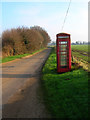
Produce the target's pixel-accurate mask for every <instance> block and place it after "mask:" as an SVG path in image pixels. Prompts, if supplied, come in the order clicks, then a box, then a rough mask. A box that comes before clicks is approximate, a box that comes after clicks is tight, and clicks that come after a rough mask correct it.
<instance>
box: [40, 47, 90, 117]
mask: <svg viewBox="0 0 90 120" xmlns="http://www.w3.org/2000/svg"><path fill="white" fill-rule="evenodd" d="M42 83H43V89H44V90H43V91H44V99H45V102H46V105H47V107H48V109H49V110H50V112H51V114H52V116H53V117H55V118H69V119H70V118H72V119H78V118H81V119H84V118H88V73H87V72H86V71H84V70H83V69H82V68H77V66H75V65H73V66H72V71H71V72H66V73H62V74H57V72H56V54H55V50H54V49H53V51H52V53H51V55H50V57H49V59H48V61H47V62H46V64H45V66H44V68H43V77H42Z"/></svg>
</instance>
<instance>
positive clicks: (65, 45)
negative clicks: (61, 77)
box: [56, 33, 71, 73]
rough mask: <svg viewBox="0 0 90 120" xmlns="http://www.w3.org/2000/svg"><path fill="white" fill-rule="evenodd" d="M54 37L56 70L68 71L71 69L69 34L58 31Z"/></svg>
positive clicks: (59, 71)
mask: <svg viewBox="0 0 90 120" xmlns="http://www.w3.org/2000/svg"><path fill="white" fill-rule="evenodd" d="M56 38H57V39H56V53H57V72H58V73H61V72H68V71H70V70H71V40H70V34H67V33H59V34H57V35H56Z"/></svg>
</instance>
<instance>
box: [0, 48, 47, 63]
mask: <svg viewBox="0 0 90 120" xmlns="http://www.w3.org/2000/svg"><path fill="white" fill-rule="evenodd" d="M44 49H45V48H43V49H40V50H37V51H35V52H32V53H31V54H29V53H28V54H22V55H15V56H9V57H5V58H3V59H2V63H5V62H9V61H12V60H15V59H20V58H22V57H25V56H28V55H33V54H35V53H37V52H40V51H42V50H44Z"/></svg>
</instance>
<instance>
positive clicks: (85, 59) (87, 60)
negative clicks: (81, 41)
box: [71, 45, 90, 71]
mask: <svg viewBox="0 0 90 120" xmlns="http://www.w3.org/2000/svg"><path fill="white" fill-rule="evenodd" d="M89 47H90V45H72V46H71V48H72V56H73V57H74V58H75V59H76V60H77V62H78V63H79V64H81V66H83V68H84V69H86V70H88V71H90V68H89V65H90V49H89Z"/></svg>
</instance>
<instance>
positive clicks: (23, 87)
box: [2, 48, 51, 118]
mask: <svg viewBox="0 0 90 120" xmlns="http://www.w3.org/2000/svg"><path fill="white" fill-rule="evenodd" d="M50 52H51V48H48V49H45V50H43V51H41V52H39V53H37V54H35V55H33V56H31V57H26V58H23V59H20V60H17V61H13V62H10V63H6V64H3V65H2V104H3V110H2V116H3V118H48V117H50V115H49V113H48V112H47V110H46V108H45V106H44V103H43V102H44V101H43V100H42V97H41V96H42V93H41V92H40V91H41V90H40V89H41V88H40V74H41V69H42V66H43V64H44V63H45V61H46V59H47V58H48V56H49V54H50Z"/></svg>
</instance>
